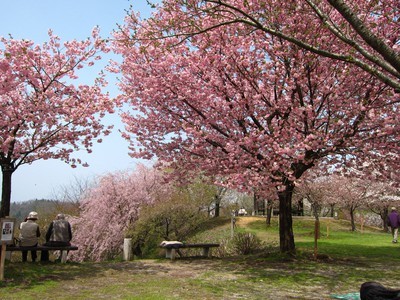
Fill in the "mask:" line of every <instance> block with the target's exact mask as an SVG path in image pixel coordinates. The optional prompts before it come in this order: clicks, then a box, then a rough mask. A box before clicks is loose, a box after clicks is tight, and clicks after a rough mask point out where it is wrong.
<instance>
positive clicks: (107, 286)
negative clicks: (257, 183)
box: [0, 217, 400, 300]
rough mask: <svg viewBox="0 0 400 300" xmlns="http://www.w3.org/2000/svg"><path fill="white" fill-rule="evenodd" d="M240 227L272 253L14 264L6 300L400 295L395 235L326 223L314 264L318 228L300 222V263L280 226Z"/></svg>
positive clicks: (218, 228)
mask: <svg viewBox="0 0 400 300" xmlns="http://www.w3.org/2000/svg"><path fill="white" fill-rule="evenodd" d="M244 220H245V221H246V222H242V221H244ZM237 224H238V228H237V229H236V231H246V232H252V233H254V234H256V235H257V236H258V237H260V239H261V240H263V241H264V242H265V249H263V250H262V251H260V252H257V253H255V254H252V255H249V256H238V255H236V256H226V257H221V258H215V257H214V258H212V259H199V258H184V259H177V260H176V261H170V260H167V259H164V258H162V255H160V258H156V259H140V260H139V259H138V260H134V261H131V262H122V261H108V262H102V263H89V262H88V263H67V264H59V263H58V264H57V263H48V264H40V263H21V262H16V261H14V262H7V264H6V268H5V280H4V281H3V282H1V283H0V299H5V300H6V299H37V298H40V299H330V295H332V294H345V293H351V292H358V290H359V287H360V285H361V283H363V282H365V281H371V280H374V281H378V282H380V283H382V284H384V285H386V286H388V287H392V288H399V287H400V284H399V283H398V278H399V276H398V274H399V271H400V246H399V245H398V244H392V243H391V236H390V234H388V233H383V232H381V231H379V230H376V229H374V228H366V229H365V230H363V232H361V230H358V231H356V232H351V231H350V230H349V228H350V226H349V224H348V223H347V222H344V221H333V220H330V221H328V220H326V219H323V220H321V237H320V239H319V240H318V253H319V254H320V256H319V257H318V259H314V257H313V251H314V234H313V230H314V221H313V220H304V219H298V218H295V219H294V224H293V225H294V233H295V243H296V249H297V254H296V255H295V256H287V255H282V254H280V253H279V252H278V251H277V249H278V248H279V247H278V246H279V245H278V241H279V235H278V224H277V219H273V220H272V224H271V226H266V224H265V219H262V218H256V217H247V218H246V219H245V218H243V219H242V220H241V219H238V222H237ZM327 226H328V227H329V230H327ZM229 238H230V227H229V219H227V220H226V222H221V220H219V221H218V222H216V223H215V226H213V224H212V223H211V224H208V226H207V227H206V228H205V230H204V231H203V232H201V233H199V234H198V235H197V236H196V237H194V238H193V239H196V240H197V241H201V240H202V239H203V241H209V242H222V243H225V241H226V240H229ZM214 253H215V254H217V252H214ZM13 255H18V254H17V253H15V254H13Z"/></svg>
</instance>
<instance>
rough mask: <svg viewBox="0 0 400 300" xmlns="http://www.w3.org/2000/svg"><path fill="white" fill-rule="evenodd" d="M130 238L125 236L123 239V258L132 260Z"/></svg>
mask: <svg viewBox="0 0 400 300" xmlns="http://www.w3.org/2000/svg"><path fill="white" fill-rule="evenodd" d="M132 257H133V254H132V239H131V238H125V239H124V260H132Z"/></svg>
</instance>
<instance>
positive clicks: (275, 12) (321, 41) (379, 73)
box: [147, 0, 400, 92]
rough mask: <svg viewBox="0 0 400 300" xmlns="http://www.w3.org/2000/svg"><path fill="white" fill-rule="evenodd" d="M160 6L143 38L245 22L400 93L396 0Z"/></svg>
mask: <svg viewBox="0 0 400 300" xmlns="http://www.w3.org/2000/svg"><path fill="white" fill-rule="evenodd" d="M162 5H163V6H162V7H161V8H160V10H159V13H158V14H157V15H155V17H154V18H153V19H152V20H151V21H150V22H149V24H150V26H151V27H147V28H148V29H149V30H148V36H147V38H160V37H161V36H163V37H166V36H177V37H179V39H180V40H182V41H183V40H185V39H188V38H190V37H193V36H195V35H199V34H204V33H206V32H208V31H212V30H214V29H215V28H216V27H220V26H237V25H238V24H245V25H246V26H250V27H252V28H253V30H257V31H260V32H262V34H265V35H268V36H274V37H276V38H278V39H283V40H285V41H287V42H289V43H291V44H293V45H296V46H297V47H300V48H302V49H305V50H307V51H310V52H313V53H315V54H317V55H319V56H323V57H327V58H329V59H332V60H338V61H343V62H346V64H350V65H354V66H357V67H358V68H360V70H359V71H361V72H368V73H369V74H371V75H373V76H374V77H376V78H378V79H379V80H380V81H382V82H384V83H385V84H386V85H389V86H391V87H392V88H393V89H394V90H395V91H397V92H400V55H399V51H400V39H399V37H400V29H399V26H398V16H399V14H400V8H399V5H398V1H397V0H387V1H377V2H376V1H375V2H371V1H367V0H360V1H350V0H327V1H316V0H288V1H284V2H283V1H278V0H266V1H258V0H246V1H242V0H232V1H225V0H190V1H187V0H167V1H163V3H162ZM160 16H161V20H160ZM163 20H169V22H168V23H166V22H163ZM160 29H161V30H160Z"/></svg>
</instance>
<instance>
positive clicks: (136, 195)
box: [72, 165, 170, 261]
mask: <svg viewBox="0 0 400 300" xmlns="http://www.w3.org/2000/svg"><path fill="white" fill-rule="evenodd" d="M164 182H165V181H164V180H163V178H162V174H161V173H160V172H158V171H156V170H155V169H151V168H147V167H145V166H144V165H138V166H137V168H136V170H135V171H133V172H128V171H126V172H116V173H110V174H107V175H104V176H103V177H101V178H99V180H98V183H97V184H96V185H95V186H94V187H93V188H91V189H89V191H87V192H86V193H85V194H84V195H83V196H82V199H81V201H80V206H81V213H80V216H79V218H78V219H76V220H74V221H72V224H73V228H74V233H73V240H72V243H73V244H74V245H77V246H78V247H79V250H78V251H76V253H74V254H73V255H72V259H74V260H78V261H83V260H93V261H101V260H104V259H109V258H113V257H115V256H116V255H118V254H120V253H121V247H122V245H123V242H124V237H125V231H126V230H127V229H128V228H129V227H130V226H132V225H133V224H134V222H135V221H136V220H137V219H138V217H139V214H140V208H141V207H143V206H145V205H150V204H152V203H155V202H156V201H161V200H163V199H165V198H167V197H168V195H169V193H170V188H169V185H168V184H165V183H164Z"/></svg>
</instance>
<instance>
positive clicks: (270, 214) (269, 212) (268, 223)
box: [266, 200, 272, 226]
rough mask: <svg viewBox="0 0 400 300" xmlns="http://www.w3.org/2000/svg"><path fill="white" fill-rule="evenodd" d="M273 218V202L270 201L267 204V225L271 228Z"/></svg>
mask: <svg viewBox="0 0 400 300" xmlns="http://www.w3.org/2000/svg"><path fill="white" fill-rule="evenodd" d="M271 216H272V201H270V200H269V201H268V202H267V219H266V222H267V225H268V226H270V225H271Z"/></svg>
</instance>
